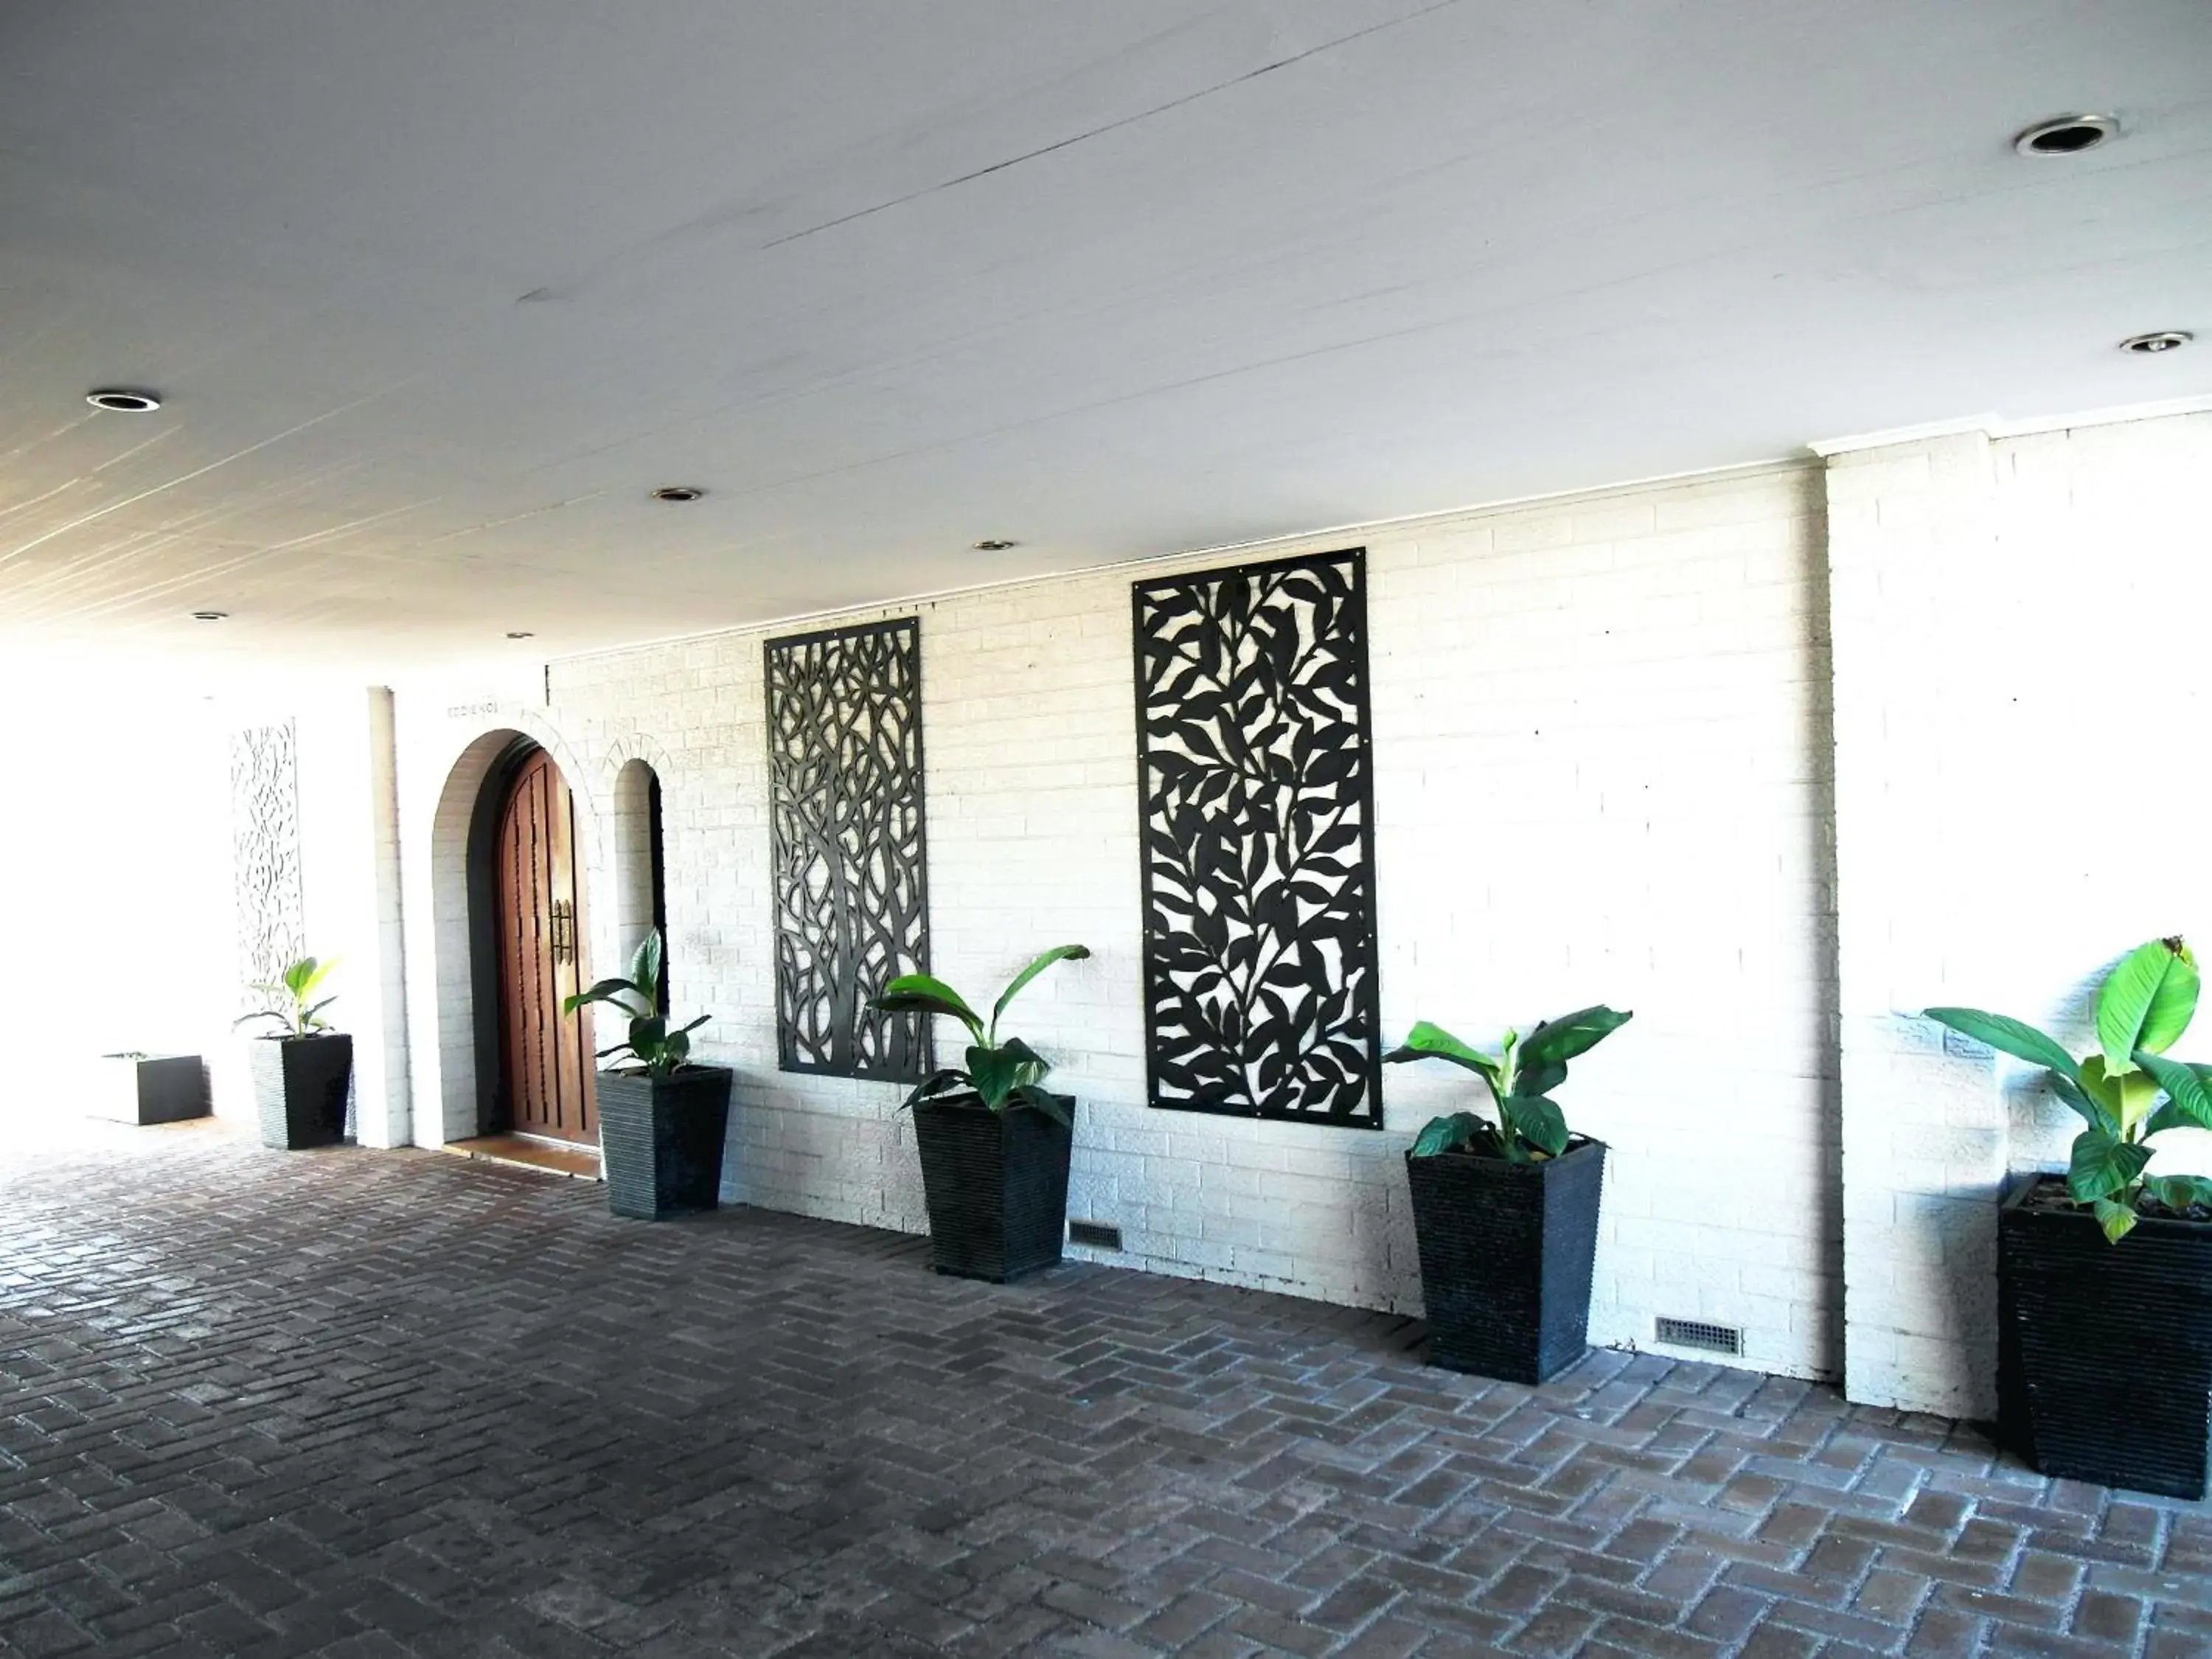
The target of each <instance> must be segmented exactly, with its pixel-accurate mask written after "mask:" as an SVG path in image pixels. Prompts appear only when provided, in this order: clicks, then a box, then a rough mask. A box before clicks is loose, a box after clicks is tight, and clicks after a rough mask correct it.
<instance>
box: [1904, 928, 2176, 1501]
mask: <svg viewBox="0 0 2212 1659" xmlns="http://www.w3.org/2000/svg"><path fill="white" fill-rule="evenodd" d="M2198 985H2199V981H2198V976H2197V961H2196V958H2195V957H2193V956H2191V954H2190V951H2189V949H2188V947H2187V946H2186V945H2184V944H2183V943H2182V941H2181V940H2180V939H2151V940H2148V942H2146V943H2144V944H2142V945H2138V946H2136V949H2134V950H2133V951H2130V952H2129V953H2128V954H2127V956H2126V957H2123V958H2122V959H2121V961H2120V963H2119V965H2118V967H2116V968H2114V969H2112V972H2111V973H2110V974H2109V975H2106V979H2105V982H2104V984H2103V985H2102V986H2100V987H2099V988H2098V992H2097V1005H2096V1024H2097V1042H2098V1047H2099V1050H2100V1052H2098V1053H2096V1054H2091V1055H2089V1056H2088V1057H2087V1059H2085V1060H2075V1058H2074V1056H2073V1055H2072V1054H2069V1052H2068V1051H2067V1050H2066V1048H2063V1046H2062V1045H2061V1044H2060V1043H2059V1042H2057V1040H2056V1039H2054V1038H2052V1037H2051V1036H2048V1035H2046V1034H2045V1033H2044V1032H2042V1031H2040V1030H2037V1029H2036V1028H2035V1027H2034V1026H2033V1025H2029V1024H2025V1023H2024V1022H2022V1021H2021V1020H2016V1019H2008V1018H2005V1017H2004V1016H2003V1015H2002V1014H1990V1013H1984V1012H1981V1011H1980V1010H1979V1009H1975V1008H1930V1009H1929V1010H1928V1011H1927V1017H1928V1018H1930V1019H1933V1020H1936V1021H1937V1022H1939V1023H1940V1024H1944V1025H1947V1026H1948V1027H1950V1029H1951V1030H1954V1031H1957V1032H1959V1033H1960V1034H1961V1035H1962V1036H1968V1037H1972V1038H1973V1039H1974V1040H1975V1041H1976V1042H1984V1043H1987V1044H1988V1045H1989V1046H1990V1048H1996V1049H1998V1050H2000V1051H2002V1053H2005V1054H2010V1055H2012V1056H2013V1057H2014V1058H2015V1059H2017V1060H2026V1061H2027V1063H2028V1064H2029V1065H2031V1066H2040V1067H2042V1068H2043V1070H2044V1072H2045V1075H2046V1076H2047V1077H2048V1079H2049V1080H2050V1084H2051V1089H2052V1090H2053V1091H2054V1092H2056V1093H2057V1096H2058V1098H2059V1099H2060V1100H2062V1101H2063V1102H2064V1103H2066V1104H2067V1105H2068V1106H2069V1107H2071V1108H2072V1109H2074V1110H2075V1112H2077V1113H2078V1114H2080V1115H2081V1118H2082V1120H2083V1122H2084V1124H2085V1126H2086V1127H2083V1129H2082V1130H2081V1133H2080V1134H2078V1135H2076V1136H2075V1139H2074V1145H2073V1149H2072V1155H2071V1157H2070V1158H2069V1165H2068V1169H2067V1171H2066V1173H2065V1175H2064V1176H2059V1175H2057V1174H2055V1173H2041V1174H2037V1175H2034V1176H2030V1177H2029V1178H2027V1179H2025V1180H2022V1181H2019V1182H2015V1183H2013V1185H2012V1189H2011V1190H2010V1191H2009V1192H2008V1193H2007V1194H2006V1195H2005V1197H2004V1199H2003V1200H2002V1207H2001V1208H2000V1209H1999V1211H1998V1213H1997V1304H1998V1396H1999V1415H2000V1431H2001V1432H2002V1434H2003V1436H2004V1437H2005V1438H2006V1439H2007V1440H2008V1442H2009V1443H2011V1444H2012V1446H2013V1448H2014V1449H2015V1450H2017V1451H2018V1452H2019V1453H2020V1454H2021V1455H2022V1456H2024V1457H2026V1458H2027V1460H2028V1461H2029V1462H2032V1463H2033V1464H2034V1466H2035V1467H2036V1468H2039V1469H2040V1470H2041V1471H2042V1472H2043V1473H2044V1474H2052V1475H2063V1476H2069V1477H2071V1478H2073V1479H2075V1480H2092V1481H2094V1482H2096V1483H2097V1484H2098V1485H2100V1486H2128V1487H2132V1488H2134V1489H2136V1490H2137V1491H2140V1492H2160V1493H2164V1494H2166V1495H2167V1496H2169V1497H2175V1498H2202V1497H2203V1496H2204V1494H2205V1486H2206V1449H2207V1448H2206V1397H2207V1394H2208V1391H2212V1181H2208V1180H2206V1179H2205V1178H2204V1177H2203V1176H2191V1175H2153V1174H2151V1173H2150V1171H2149V1165H2150V1161H2151V1150H2152V1149H2151V1146H2150V1143H2151V1141H2152V1140H2153V1139H2154V1138H2155V1137H2156V1136H2158V1135H2160V1134H2162V1133H2165V1132H2166V1130H2168V1129H2176V1128H2181V1127H2198V1128H2212V1066H2193V1065H2187V1064H2185V1063H2183V1062H2182V1061H2180V1060H2169V1059H2167V1058H2166V1050H2167V1049H2168V1048H2172V1046H2173V1044H2174V1043H2175V1042H2177V1041H2179V1038H2180V1036H2181V1035H2182V1033H2183V1032H2184V1031H2185V1030H2188V1028H2189V1022H2190V1019H2191V1017H2192V1016H2193V1015H2194V1014H2195V1013H2196V1012H2197V990H2198Z"/></svg>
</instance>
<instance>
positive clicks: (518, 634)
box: [507, 628, 538, 640]
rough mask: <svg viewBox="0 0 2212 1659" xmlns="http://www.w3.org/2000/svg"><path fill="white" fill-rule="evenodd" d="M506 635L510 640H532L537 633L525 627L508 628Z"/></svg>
mask: <svg viewBox="0 0 2212 1659" xmlns="http://www.w3.org/2000/svg"><path fill="white" fill-rule="evenodd" d="M537 637H538V635H535V634H533V633H532V632H531V631H530V630H529V629H526V628H510V629H507V638H509V639H510V640H534V639H536V638H537Z"/></svg>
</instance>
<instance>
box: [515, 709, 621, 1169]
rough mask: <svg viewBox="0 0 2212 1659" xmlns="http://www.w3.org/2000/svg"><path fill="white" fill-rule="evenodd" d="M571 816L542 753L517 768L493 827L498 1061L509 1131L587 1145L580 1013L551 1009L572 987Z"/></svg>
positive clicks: (594, 1124) (588, 1111)
mask: <svg viewBox="0 0 2212 1659" xmlns="http://www.w3.org/2000/svg"><path fill="white" fill-rule="evenodd" d="M574 812H575V809H574V804H573V803H572V802H571V801H570V800H569V798H568V785H567V783H565V782H564V781H562V777H561V773H560V770H559V769H558V768H556V766H555V765H554V764H553V761H552V757H550V756H549V755H547V754H546V753H545V752H544V750H538V753H536V754H534V755H532V757H530V758H529V759H528V760H527V761H526V762H524V763H523V766H522V769H521V770H520V772H518V773H517V774H516V775H515V779H514V782H513V786H512V787H510V788H509V789H508V791H507V803H506V805H505V806H504V807H503V808H502V809H501V813H500V823H499V867H498V874H497V878H496V879H497V885H498V891H499V983H500V1055H501V1064H502V1066H504V1067H505V1070H506V1084H507V1087H506V1098H507V1109H508V1112H509V1115H510V1127H512V1128H513V1129H514V1130H515V1131H516V1132H517V1133H520V1134H533V1135H550V1136H551V1137H553V1138H554V1139H559V1140H577V1141H585V1142H592V1143H596V1142H597V1140H598V1139H599V1116H598V1114H597V1113H596V1112H595V1111H594V1110H593V1109H592V1098H593V1097H592V1071H593V1062H592V1025H591V1014H590V1011H589V1010H579V1011H578V1012H575V1013H573V1014H565V1015H564V1014H563V1013H562V1012H561V1004H562V1000H564V999H565V998H567V997H568V996H570V995H571V994H574V992H575V991H577V990H578V989H579V988H580V986H581V979H580V975H581V972H582V969H581V963H580V956H581V952H582V948H583V939H584V894H583V888H582V885H581V884H580V882H579V881H578V880H577V872H576V859H575V841H576V836H575V827H576V826H575V816H574Z"/></svg>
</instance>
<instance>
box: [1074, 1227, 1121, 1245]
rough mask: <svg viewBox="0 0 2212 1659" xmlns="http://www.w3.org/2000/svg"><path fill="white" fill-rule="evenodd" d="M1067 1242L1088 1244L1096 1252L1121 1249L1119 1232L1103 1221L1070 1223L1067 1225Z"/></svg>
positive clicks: (1116, 1228) (1118, 1229) (1119, 1230)
mask: <svg viewBox="0 0 2212 1659" xmlns="http://www.w3.org/2000/svg"><path fill="white" fill-rule="evenodd" d="M1067 1242H1068V1243H1071V1244H1088V1245H1090V1246H1091V1249H1097V1250H1118V1249H1121V1229H1120V1228H1119V1227H1115V1226H1109V1225H1107V1224H1106V1223H1105V1222H1103V1221H1071V1222H1069V1223H1068V1224H1067Z"/></svg>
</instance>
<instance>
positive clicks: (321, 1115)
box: [248, 1031, 353, 1152]
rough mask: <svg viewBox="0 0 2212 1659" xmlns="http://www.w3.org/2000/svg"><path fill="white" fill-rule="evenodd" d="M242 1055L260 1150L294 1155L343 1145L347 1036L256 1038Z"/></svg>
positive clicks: (349, 1055) (349, 1077) (349, 1075)
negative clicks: (248, 1061)
mask: <svg viewBox="0 0 2212 1659" xmlns="http://www.w3.org/2000/svg"><path fill="white" fill-rule="evenodd" d="M248 1053H249V1054H251V1056H252V1067H253V1106H254V1110H255V1113H256V1115H258V1117H259V1118H260V1120H261V1144H262V1145H263V1146H273V1147H275V1148H276V1149H277V1150H278V1151H280V1152H300V1151H302V1150H304V1149H306V1148H307V1147H310V1146H337V1145H339V1144H340V1143H341V1142H343V1140H344V1139H345V1132H346V1100H347V1097H348V1094H349V1090H350V1087H351V1085H352V1083H353V1039H352V1038H351V1037H350V1036H346V1035H345V1034H344V1033H343V1032H342V1031H325V1032H323V1033H321V1034H320V1035H319V1036H304V1037H259V1038H257V1039H256V1040H255V1041H254V1042H253V1043H252V1047H251V1048H250V1049H249V1050H248Z"/></svg>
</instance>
